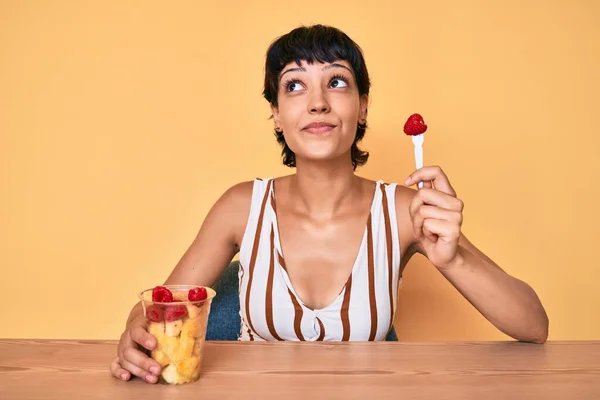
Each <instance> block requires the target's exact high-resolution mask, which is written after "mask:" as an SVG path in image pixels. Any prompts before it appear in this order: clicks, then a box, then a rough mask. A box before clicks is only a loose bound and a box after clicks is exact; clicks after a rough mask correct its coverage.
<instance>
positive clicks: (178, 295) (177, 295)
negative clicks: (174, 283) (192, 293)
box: [173, 292, 188, 301]
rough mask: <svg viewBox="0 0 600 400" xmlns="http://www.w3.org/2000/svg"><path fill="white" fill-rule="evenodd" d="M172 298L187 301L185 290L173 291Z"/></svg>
mask: <svg viewBox="0 0 600 400" xmlns="http://www.w3.org/2000/svg"><path fill="white" fill-rule="evenodd" d="M173 300H179V301H188V294H187V292H174V293H173Z"/></svg>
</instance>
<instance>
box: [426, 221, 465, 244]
mask: <svg viewBox="0 0 600 400" xmlns="http://www.w3.org/2000/svg"><path fill="white" fill-rule="evenodd" d="M423 227H424V228H425V229H427V230H429V231H430V232H431V233H433V234H435V235H437V236H438V240H442V241H444V242H446V243H451V242H453V241H456V240H458V236H459V235H460V228H459V227H458V226H457V225H456V224H455V223H453V222H449V221H444V220H441V219H429V218H427V219H425V221H424V222H423Z"/></svg>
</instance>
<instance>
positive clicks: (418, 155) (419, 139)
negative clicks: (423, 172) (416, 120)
mask: <svg viewBox="0 0 600 400" xmlns="http://www.w3.org/2000/svg"><path fill="white" fill-rule="evenodd" d="M424 140H425V138H424V136H423V134H422V133H421V134H420V135H415V136H412V142H413V145H414V146H415V164H416V165H417V169H421V168H423V141H424ZM418 187H419V189H420V188H422V187H423V182H419V183H418Z"/></svg>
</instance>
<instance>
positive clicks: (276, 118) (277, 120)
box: [271, 104, 281, 130]
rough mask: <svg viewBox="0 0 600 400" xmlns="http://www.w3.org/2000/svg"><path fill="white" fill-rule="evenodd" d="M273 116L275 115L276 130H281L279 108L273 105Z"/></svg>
mask: <svg viewBox="0 0 600 400" xmlns="http://www.w3.org/2000/svg"><path fill="white" fill-rule="evenodd" d="M271 114H272V115H273V120H274V121H275V130H281V123H280V120H279V107H277V106H275V105H273V104H271Z"/></svg>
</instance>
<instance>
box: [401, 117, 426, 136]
mask: <svg viewBox="0 0 600 400" xmlns="http://www.w3.org/2000/svg"><path fill="white" fill-rule="evenodd" d="M426 130H427V125H426V124H425V121H423V117H422V116H421V115H420V114H413V115H411V116H410V117H408V119H407V120H406V123H405V124H404V133H406V134H407V135H409V136H415V135H420V134H421V133H424V132H425V131H426Z"/></svg>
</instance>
